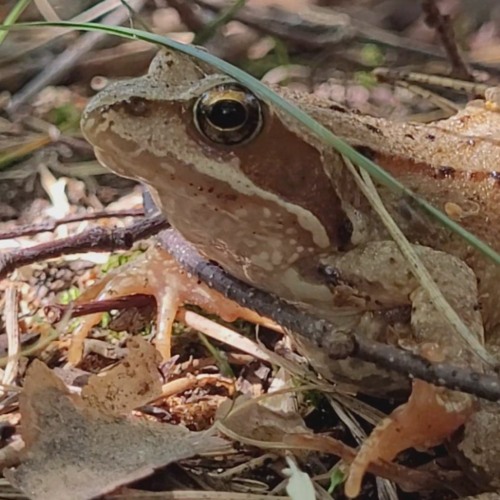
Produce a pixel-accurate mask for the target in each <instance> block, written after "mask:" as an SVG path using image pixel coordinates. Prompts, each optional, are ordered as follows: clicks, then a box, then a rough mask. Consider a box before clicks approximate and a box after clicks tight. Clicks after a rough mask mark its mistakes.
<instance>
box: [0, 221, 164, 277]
mask: <svg viewBox="0 0 500 500" xmlns="http://www.w3.org/2000/svg"><path fill="white" fill-rule="evenodd" d="M165 227H168V222H167V221H166V220H165V219H164V218H163V216H160V215H158V216H155V217H151V218H147V219H143V220H139V221H137V222H136V223H134V224H132V225H131V226H129V227H125V228H120V229H113V230H106V229H103V228H92V229H90V230H89V231H86V232H84V233H81V234H78V235H75V236H70V237H69V238H62V239H59V240H56V241H51V242H49V243H41V244H40V245H34V246H32V247H29V248H20V249H16V250H14V251H12V252H10V253H6V254H1V255H0V279H3V278H5V277H6V276H7V275H8V274H9V273H10V272H12V271H14V270H15V269H17V268H18V267H21V266H25V265H28V264H33V263H34V262H38V261H40V260H44V259H52V258H55V257H60V256H61V255H68V254H74V253H82V252H85V251H93V252H112V251H115V250H128V249H130V248H131V247H132V245H133V244H134V243H135V242H136V241H137V240H140V239H143V238H147V237H148V236H151V235H153V234H156V233H157V232H158V231H160V230H161V229H164V228H165Z"/></svg>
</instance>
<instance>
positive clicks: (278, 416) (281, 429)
mask: <svg viewBox="0 0 500 500" xmlns="http://www.w3.org/2000/svg"><path fill="white" fill-rule="evenodd" d="M216 419H217V420H221V421H222V423H223V424H224V427H226V428H228V429H230V430H231V431H233V432H234V433H236V434H238V435H239V436H243V437H247V438H251V439H257V440H259V441H273V442H281V441H283V437H284V436H285V435H289V434H304V433H310V432H311V431H310V430H309V429H308V428H307V427H306V425H305V423H304V421H303V420H302V417H301V416H300V415H299V414H298V413H297V412H295V411H293V412H289V413H284V412H280V411H274V410H271V409H269V408H267V407H265V406H263V405H262V404H259V403H258V402H257V401H252V400H251V399H249V398H248V397H247V396H240V397H239V398H237V399H236V400H235V401H230V400H228V401H224V403H222V404H221V405H220V407H219V409H218V410H217V414H216Z"/></svg>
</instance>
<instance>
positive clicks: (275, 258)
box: [271, 250, 283, 266]
mask: <svg viewBox="0 0 500 500" xmlns="http://www.w3.org/2000/svg"><path fill="white" fill-rule="evenodd" d="M282 262H283V254H282V253H281V252H279V251H278V250H274V251H273V253H272V254H271V263H272V264H273V265H274V266H279V265H280V264H281V263H282Z"/></svg>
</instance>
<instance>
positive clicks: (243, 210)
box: [234, 208, 248, 218]
mask: <svg viewBox="0 0 500 500" xmlns="http://www.w3.org/2000/svg"><path fill="white" fill-rule="evenodd" d="M234 215H236V217H241V218H244V217H247V215H248V210H247V209H246V208H238V209H236V210H235V211H234Z"/></svg>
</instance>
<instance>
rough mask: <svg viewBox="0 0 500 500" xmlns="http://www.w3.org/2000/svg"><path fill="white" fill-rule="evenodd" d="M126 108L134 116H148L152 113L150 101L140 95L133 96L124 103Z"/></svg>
mask: <svg viewBox="0 0 500 500" xmlns="http://www.w3.org/2000/svg"><path fill="white" fill-rule="evenodd" d="M122 106H123V108H124V110H125V111H126V112H127V113H128V114H130V115H132V116H138V117H140V116H148V115H149V113H150V106H149V103H148V102H147V101H146V100H145V99H142V98H140V97H131V98H130V99H128V100H127V101H124V102H123V103H122Z"/></svg>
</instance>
